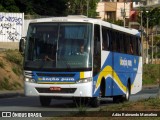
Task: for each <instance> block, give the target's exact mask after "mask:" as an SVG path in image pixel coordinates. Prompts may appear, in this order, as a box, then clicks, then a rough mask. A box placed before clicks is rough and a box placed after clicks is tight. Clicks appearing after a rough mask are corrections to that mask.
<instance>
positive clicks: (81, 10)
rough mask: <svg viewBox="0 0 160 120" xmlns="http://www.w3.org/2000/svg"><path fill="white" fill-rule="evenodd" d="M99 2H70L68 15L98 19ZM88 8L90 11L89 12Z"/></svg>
mask: <svg viewBox="0 0 160 120" xmlns="http://www.w3.org/2000/svg"><path fill="white" fill-rule="evenodd" d="M97 3H98V0H69V2H68V3H67V6H69V7H68V14H70V15H85V16H87V13H88V17H92V18H94V17H96V16H97V13H96V8H97ZM87 7H88V11H87Z"/></svg>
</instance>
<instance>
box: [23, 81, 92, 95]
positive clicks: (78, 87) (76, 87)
mask: <svg viewBox="0 0 160 120" xmlns="http://www.w3.org/2000/svg"><path fill="white" fill-rule="evenodd" d="M25 95H26V96H51V97H92V81H91V82H87V83H79V84H37V83H30V82H25Z"/></svg>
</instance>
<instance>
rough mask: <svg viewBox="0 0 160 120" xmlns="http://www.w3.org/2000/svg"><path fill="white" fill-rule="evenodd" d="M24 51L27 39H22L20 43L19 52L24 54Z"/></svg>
mask: <svg viewBox="0 0 160 120" xmlns="http://www.w3.org/2000/svg"><path fill="white" fill-rule="evenodd" d="M24 50H25V38H21V39H20V42H19V52H21V53H22V54H23V53H24Z"/></svg>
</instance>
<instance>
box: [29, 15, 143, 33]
mask: <svg viewBox="0 0 160 120" xmlns="http://www.w3.org/2000/svg"><path fill="white" fill-rule="evenodd" d="M41 22H85V23H86V22H88V23H93V24H99V25H102V26H106V27H108V28H111V29H114V30H117V31H121V32H125V33H129V34H133V35H137V36H140V32H139V31H138V30H136V29H131V28H125V27H122V26H118V25H115V24H112V23H109V22H106V21H102V20H101V19H93V18H87V17H86V16H82V15H70V16H68V17H49V18H39V19H33V20H32V21H31V22H30V23H41Z"/></svg>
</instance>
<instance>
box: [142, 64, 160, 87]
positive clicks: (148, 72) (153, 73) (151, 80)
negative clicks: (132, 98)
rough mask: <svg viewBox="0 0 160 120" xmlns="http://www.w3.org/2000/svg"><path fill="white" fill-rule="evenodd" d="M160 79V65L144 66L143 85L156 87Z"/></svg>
mask: <svg viewBox="0 0 160 120" xmlns="http://www.w3.org/2000/svg"><path fill="white" fill-rule="evenodd" d="M158 79H160V65H157V64H145V65H144V66H143V85H153V84H154V85H155V84H157V83H158Z"/></svg>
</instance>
